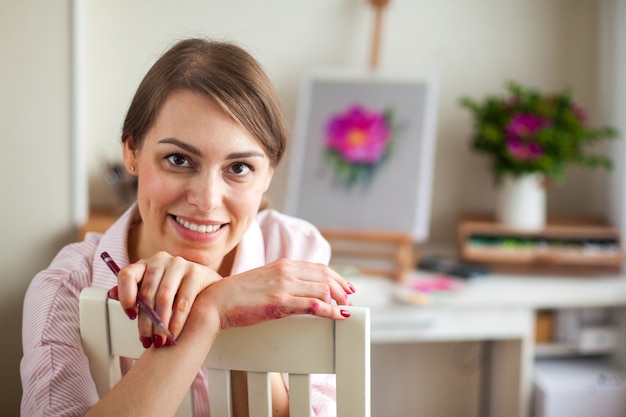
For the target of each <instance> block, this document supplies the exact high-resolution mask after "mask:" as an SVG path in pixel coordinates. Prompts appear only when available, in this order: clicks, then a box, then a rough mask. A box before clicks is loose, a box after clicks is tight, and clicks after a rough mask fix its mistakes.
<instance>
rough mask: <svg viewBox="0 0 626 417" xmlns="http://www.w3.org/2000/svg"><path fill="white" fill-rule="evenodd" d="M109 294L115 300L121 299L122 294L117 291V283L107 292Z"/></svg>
mask: <svg viewBox="0 0 626 417" xmlns="http://www.w3.org/2000/svg"><path fill="white" fill-rule="evenodd" d="M107 295H108V296H109V298H112V299H114V300H119V299H120V296H119V295H118V293H117V285H116V286H115V287H113V288H111V289H110V290H109V292H108V293H107Z"/></svg>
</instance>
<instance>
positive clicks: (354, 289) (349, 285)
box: [348, 282, 356, 294]
mask: <svg viewBox="0 0 626 417" xmlns="http://www.w3.org/2000/svg"><path fill="white" fill-rule="evenodd" d="M348 287H350V290H351V291H352V293H351V294H354V293H355V292H356V288H354V285H352V283H351V282H348Z"/></svg>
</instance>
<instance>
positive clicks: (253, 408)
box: [248, 372, 272, 417]
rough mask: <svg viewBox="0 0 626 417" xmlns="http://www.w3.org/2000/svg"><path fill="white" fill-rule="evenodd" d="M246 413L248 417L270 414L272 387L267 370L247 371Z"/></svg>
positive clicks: (262, 416)
mask: <svg viewBox="0 0 626 417" xmlns="http://www.w3.org/2000/svg"><path fill="white" fill-rule="evenodd" d="M248 409H249V410H248V413H249V415H250V417H271V416H272V387H271V385H270V374H269V373H267V372H248Z"/></svg>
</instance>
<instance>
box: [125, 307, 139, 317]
mask: <svg viewBox="0 0 626 417" xmlns="http://www.w3.org/2000/svg"><path fill="white" fill-rule="evenodd" d="M124 312H125V313H126V315H127V316H128V318H129V319H131V320H135V319H136V318H137V311H136V310H135V309H134V308H127V309H125V310H124Z"/></svg>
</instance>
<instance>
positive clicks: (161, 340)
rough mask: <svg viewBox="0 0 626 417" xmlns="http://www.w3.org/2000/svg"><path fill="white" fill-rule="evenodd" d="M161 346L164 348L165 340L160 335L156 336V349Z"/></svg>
mask: <svg viewBox="0 0 626 417" xmlns="http://www.w3.org/2000/svg"><path fill="white" fill-rule="evenodd" d="M161 346H163V338H162V337H161V336H159V335H156V336H154V347H155V348H157V349H158V348H160V347H161Z"/></svg>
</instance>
